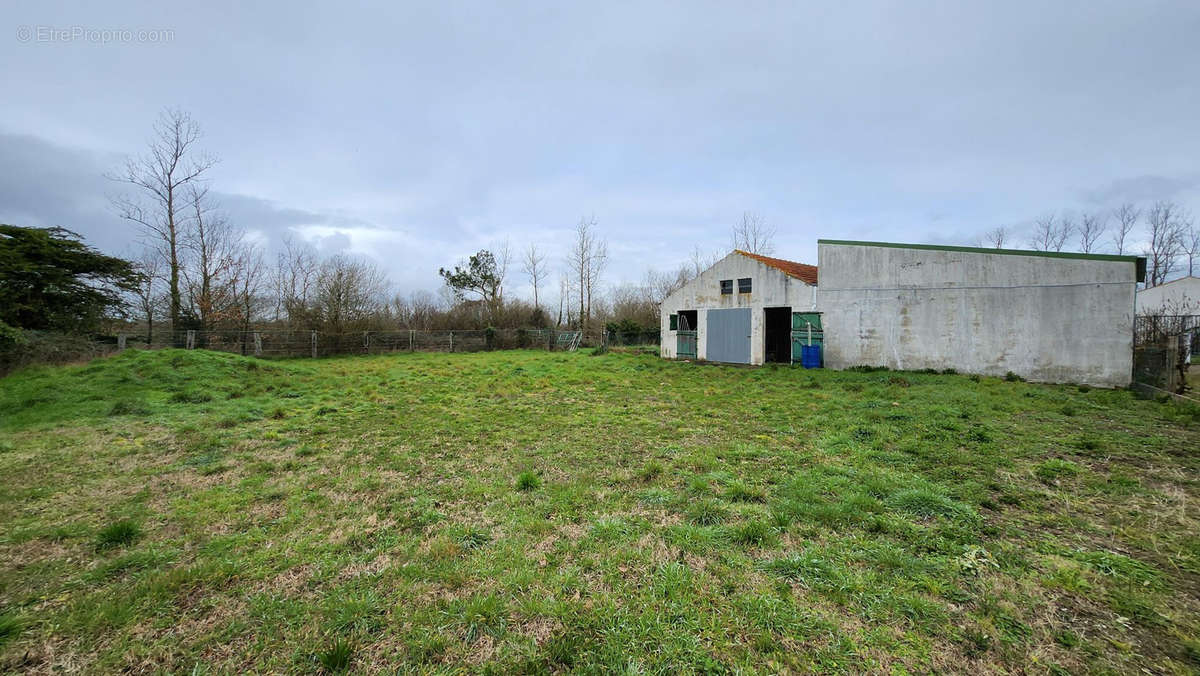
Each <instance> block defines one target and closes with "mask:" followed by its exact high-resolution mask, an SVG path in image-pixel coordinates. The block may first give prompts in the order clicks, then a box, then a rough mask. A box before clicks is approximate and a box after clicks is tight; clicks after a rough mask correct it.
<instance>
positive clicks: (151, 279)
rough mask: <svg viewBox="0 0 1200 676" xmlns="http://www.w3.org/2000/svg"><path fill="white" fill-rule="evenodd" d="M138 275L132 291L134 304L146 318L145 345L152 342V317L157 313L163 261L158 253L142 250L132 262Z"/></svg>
mask: <svg viewBox="0 0 1200 676" xmlns="http://www.w3.org/2000/svg"><path fill="white" fill-rule="evenodd" d="M134 267H135V268H136V269H137V273H138V285H137V288H136V289H135V291H134V295H135V296H136V304H137V308H138V310H139V311H140V312H141V314H142V316H143V317H145V318H146V344H147V345H150V344H152V343H153V342H154V315H155V314H156V313H157V312H158V311H159V302H160V298H159V294H160V293H161V291H159V286H158V285H159V283H160V282H161V281H162V268H163V260H162V256H161V255H159V252H158V251H156V250H155V249H152V248H144V249H142V252H141V254H140V255H138V257H137V258H136V259H135V260H134Z"/></svg>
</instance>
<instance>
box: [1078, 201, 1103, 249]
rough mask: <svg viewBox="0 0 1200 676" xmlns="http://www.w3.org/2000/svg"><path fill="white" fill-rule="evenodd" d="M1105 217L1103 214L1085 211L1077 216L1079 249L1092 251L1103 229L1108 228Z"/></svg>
mask: <svg viewBox="0 0 1200 676" xmlns="http://www.w3.org/2000/svg"><path fill="white" fill-rule="evenodd" d="M1107 220H1108V219H1107V217H1106V216H1104V215H1103V214H1098V213H1095V212H1089V211H1085V212H1084V213H1083V214H1081V215H1080V216H1079V230H1078V233H1079V250H1080V251H1082V252H1083V253H1092V252H1093V251H1095V250H1096V244H1097V243H1098V242H1099V241H1100V237H1101V236H1102V235H1103V234H1104V231H1105V230H1106V229H1108V223H1107Z"/></svg>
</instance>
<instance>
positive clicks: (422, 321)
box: [0, 110, 1200, 341]
mask: <svg viewBox="0 0 1200 676" xmlns="http://www.w3.org/2000/svg"><path fill="white" fill-rule="evenodd" d="M200 140H201V131H200V127H199V125H198V124H197V123H196V122H195V120H193V119H192V118H191V116H190V115H188V114H187V113H185V112H183V111H179V110H167V111H164V112H163V113H162V114H161V115H160V116H159V118H158V120H157V122H156V123H155V125H154V130H153V134H152V136H151V140H150V142H149V143H148V145H147V148H146V151H145V152H144V153H143V154H141V155H139V156H136V157H131V158H130V159H129V160H128V161H127V162H126V163H125V164H124V165H123V166H122V167H121V168H120V169H119V170H118V171H116V172H114V173H112V174H111V175H110V176H109V178H111V179H112V180H114V181H116V182H118V183H120V184H122V185H123V186H125V187H126V188H128V189H129V190H128V191H127V192H125V193H124V194H121V195H119V196H117V197H115V198H113V200H112V205H113V208H114V210H115V212H116V213H117V214H118V215H119V216H120V217H121V218H122V219H124V220H126V221H128V222H130V223H132V224H134V225H135V226H136V227H137V230H138V232H139V233H140V234H141V238H140V240H141V242H142V244H143V247H142V249H141V250H140V251H138V252H135V253H134V254H131V255H130V256H128V257H127V258H129V259H131V260H124V259H120V258H115V257H111V256H106V255H104V254H101V253H99V252H97V251H95V250H93V249H91V248H90V247H88V246H87V245H85V244H84V243H83V242H82V241H81V239H80V238H79V237H78V236H77V235H75V234H74V233H72V232H70V231H68V230H64V229H62V228H48V229H39V228H19V227H17V226H3V229H0V241H3V242H4V243H5V244H6V247H4V248H3V249H4V250H3V252H2V253H4V254H5V255H4V256H0V282H2V283H0V300H3V303H2V305H3V307H4V308H5V311H4V312H3V313H0V329H3V328H4V326H9V327H18V328H34V329H52V330H60V331H74V332H87V331H95V330H96V329H97V327H98V326H99V324H100V323H101V321H102V320H104V319H112V318H114V317H116V318H120V319H123V320H125V321H127V322H133V323H135V324H136V325H137V326H138V327H140V329H142V330H144V332H145V336H146V338H147V340H149V341H154V340H155V333H156V331H159V330H161V329H160V327H162V326H163V325H164V324H165V325H166V326H167V327H168V328H169V329H171V330H173V331H179V330H183V329H196V330H201V331H213V330H241V331H245V330H249V329H250V328H251V327H263V326H268V325H269V326H273V327H279V328H286V329H291V330H320V331H327V332H333V333H344V332H351V331H381V330H389V329H416V330H446V329H482V328H485V327H494V328H547V327H557V328H574V329H584V330H587V331H592V332H594V331H598V330H600V329H602V328H607V329H609V330H618V331H622V332H625V333H636V332H640V331H657V330H658V327H659V304H660V303H661V302H662V301H663V300H664V299H665V298H666V297H667V296H668V295H670V294H671V293H672V292H674V291H675V290H676V289H678V288H680V287H681V286H683V285H684V284H686V283H688V282H689V281H691V280H692V279H694V278H695V277H696V276H698V275H699V274H700V273H701V272H702V271H704V270H705V269H707V268H708V267H709V266H711V265H712V264H713V263H714V262H716V260H717V257H718V256H717V255H715V254H710V253H705V252H704V251H702V250H701V249H700V248H699V247H698V246H697V247H694V248H693V249H692V251H691V254H690V257H689V260H687V261H686V262H684V263H683V264H681V265H679V266H678V267H677V268H675V269H672V270H666V271H663V270H658V269H654V268H650V269H647V270H646V272H645V274H644V276H643V278H642V279H641V280H640V281H638V282H625V283H621V284H617V285H615V286H611V287H606V285H605V283H604V282H605V279H604V275H605V272H606V270H607V269H608V265H609V250H608V242H607V240H606V238H605V237H604V235H603V232H602V231H601V229H600V227H599V224H598V223H597V221H596V219H595V218H594V217H585V218H581V219H580V220H579V221H578V223H577V224H576V225H575V226H574V228H573V229H572V231H571V239H570V246H569V249H568V251H567V253H566V255H565V256H564V257H563V258H562V259H561V260H559V261H557V262H556V261H554V260H552V259H551V257H550V256H549V255H547V253H546V252H545V250H544V249H542V248H541V247H540V246H539V245H538V244H537V243H534V242H530V243H527V244H526V245H525V246H523V247H521V248H520V249H519V250H517V251H515V252H514V250H513V248H512V247H511V245H510V243H509V242H507V241H505V242H501V243H499V244H496V245H493V246H491V247H489V248H486V249H481V250H480V251H478V252H476V253H474V254H472V255H470V256H469V257H467V258H466V259H465V260H462V261H459V262H458V263H457V264H455V265H452V266H450V267H442V268H439V269H438V274H439V276H440V278H441V279H442V281H443V282H444V285H443V286H442V287H441V288H440V289H439V290H438V292H430V291H425V290H419V291H414V292H412V293H409V294H402V293H398V292H396V291H395V289H394V288H393V286H392V284H391V283H390V281H389V280H388V277H387V275H386V273H385V272H384V271H383V270H382V269H381V268H380V267H379V266H378V265H377V264H376V263H375V262H373V261H372V260H370V259H367V258H361V257H356V256H352V255H347V254H341V253H337V254H332V255H326V254H322V253H320V252H319V251H317V250H316V249H315V248H314V247H312V246H311V245H310V244H308V243H307V242H304V241H302V240H298V239H295V238H285V239H284V240H283V242H282V245H281V246H280V247H279V250H278V251H277V252H276V253H275V254H274V256H273V257H269V256H268V253H267V252H266V251H265V250H264V249H263V248H262V246H261V245H260V244H259V243H258V242H257V241H255V240H254V239H252V238H251V237H250V236H249V235H248V233H247V231H246V229H245V228H243V227H242V226H241V225H240V224H237V223H234V222H232V220H231V219H230V218H229V217H228V215H226V214H225V213H224V212H222V211H221V209H220V205H219V204H217V203H216V201H215V199H214V197H213V193H212V191H211V190H210V183H209V173H210V171H211V169H212V168H213V167H214V166H215V165H216V159H215V158H213V157H212V156H211V155H208V154H207V153H205V152H203V150H202V149H201V148H200V146H199V143H200ZM1015 233H1016V229H1014V228H1009V227H998V228H995V229H993V230H991V231H989V232H988V233H986V234H985V236H984V237H983V242H985V243H986V244H987V245H990V246H994V247H997V248H1004V247H1006V246H1011V243H1012V242H1014V241H1015V239H1016V234H1015ZM775 235H776V230H775V229H774V228H773V227H771V226H770V225H768V224H767V222H766V221H765V219H763V218H762V217H761V216H760V215H758V214H755V213H753V212H749V211H747V212H745V213H743V214H742V216H741V218H740V220H738V221H737V222H736V223H734V224H733V226H732V227H731V229H730V240H729V244H730V247H731V248H733V249H741V250H744V251H749V252H752V253H759V254H765V255H770V254H772V253H774V250H775V246H774V238H775ZM1027 244H1028V246H1029V247H1030V248H1033V249H1037V250H1043V251H1081V252H1085V253H1095V252H1112V253H1118V254H1126V253H1133V248H1134V247H1135V246H1138V245H1141V251H1140V252H1139V253H1142V254H1144V255H1145V256H1146V258H1147V268H1148V270H1147V278H1146V284H1147V286H1155V285H1158V284H1161V283H1163V282H1164V281H1167V280H1168V279H1170V278H1171V277H1172V276H1173V275H1175V274H1176V273H1178V272H1181V271H1184V270H1186V273H1187V274H1189V275H1190V274H1194V272H1195V270H1194V264H1195V259H1196V257H1197V255H1198V254H1200V229H1198V228H1196V227H1195V225H1194V223H1193V221H1192V219H1191V217H1190V215H1188V214H1187V213H1186V212H1185V211H1184V210H1183V209H1182V208H1181V207H1180V206H1179V205H1177V204H1175V203H1173V202H1169V201H1160V202H1156V203H1154V204H1152V205H1149V206H1146V207H1141V206H1139V205H1135V204H1124V205H1121V206H1120V207H1118V208H1117V209H1115V210H1112V211H1111V212H1086V213H1083V214H1078V215H1076V214H1074V213H1071V212H1062V213H1054V214H1048V215H1046V216H1043V217H1041V218H1039V219H1036V220H1035V222H1034V224H1033V227H1032V229H1031V230H1030V231H1029V236H1028V241H1027ZM556 263H557V264H556ZM55 266H57V268H56V267H55ZM49 268H55V269H49ZM514 279H523V281H525V282H527V284H528V286H529V288H530V289H531V291H532V299H526V298H519V297H515V296H512V295H508V294H506V293H505V288H506V285H508V284H509V283H510V282H511V281H512V280H514ZM548 299H552V300H548ZM125 329H126V330H128V329H129V327H128V326H126V327H125Z"/></svg>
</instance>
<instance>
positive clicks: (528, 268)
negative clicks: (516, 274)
mask: <svg viewBox="0 0 1200 676" xmlns="http://www.w3.org/2000/svg"><path fill="white" fill-rule="evenodd" d="M521 263H522V268H523V270H524V272H525V275H526V276H527V277H529V283H530V284H531V285H532V286H533V309H535V310H537V309H539V307H540V306H539V305H538V288H539V287H540V286H541V284H542V280H544V279H546V272H547V271H546V255H545V254H543V253H542V252H540V251H538V248H537V245H536V244H534V243H532V242H530V244H529V248H528V249H526V250H525V253H524V256H523V257H522V261H521Z"/></svg>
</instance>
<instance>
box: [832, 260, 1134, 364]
mask: <svg viewBox="0 0 1200 676" xmlns="http://www.w3.org/2000/svg"><path fill="white" fill-rule="evenodd" d="M817 249H818V260H819V262H818V265H819V267H820V270H821V283H820V287H819V290H818V305H819V309H820V310H821V311H822V312H823V313H824V314H823V316H822V323H823V325H824V328H825V364H826V366H828V367H830V368H848V367H851V366H856V365H872V366H887V367H889V368H895V369H913V370H915V369H925V368H934V369H939V370H941V369H947V368H953V369H956V370H958V371H960V372H964V373H981V374H986V375H999V376H1002V375H1004V374H1006V373H1007V372H1009V371H1012V372H1014V373H1016V374H1018V375H1020V376H1022V377H1024V378H1027V379H1029V380H1034V381H1042V382H1078V383H1089V384H1093V385H1101V386H1109V387H1117V386H1124V385H1128V384H1129V382H1130V377H1131V373H1132V370H1133V361H1132V360H1133V356H1132V348H1133V346H1132V342H1133V339H1132V334H1133V313H1134V291H1135V287H1136V281H1135V280H1136V274H1137V273H1136V262H1135V259H1134V258H1132V257H1127V258H1123V259H1120V260H1115V259H1116V258H1117V257H1108V259H1103V260H1101V259H1097V258H1087V259H1083V258H1062V257H1050V256H1039V255H1015V254H1000V253H988V252H986V250H973V251H963V250H946V249H919V248H904V247H896V246H877V245H864V244H839V243H826V242H819V243H818V247H817Z"/></svg>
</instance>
